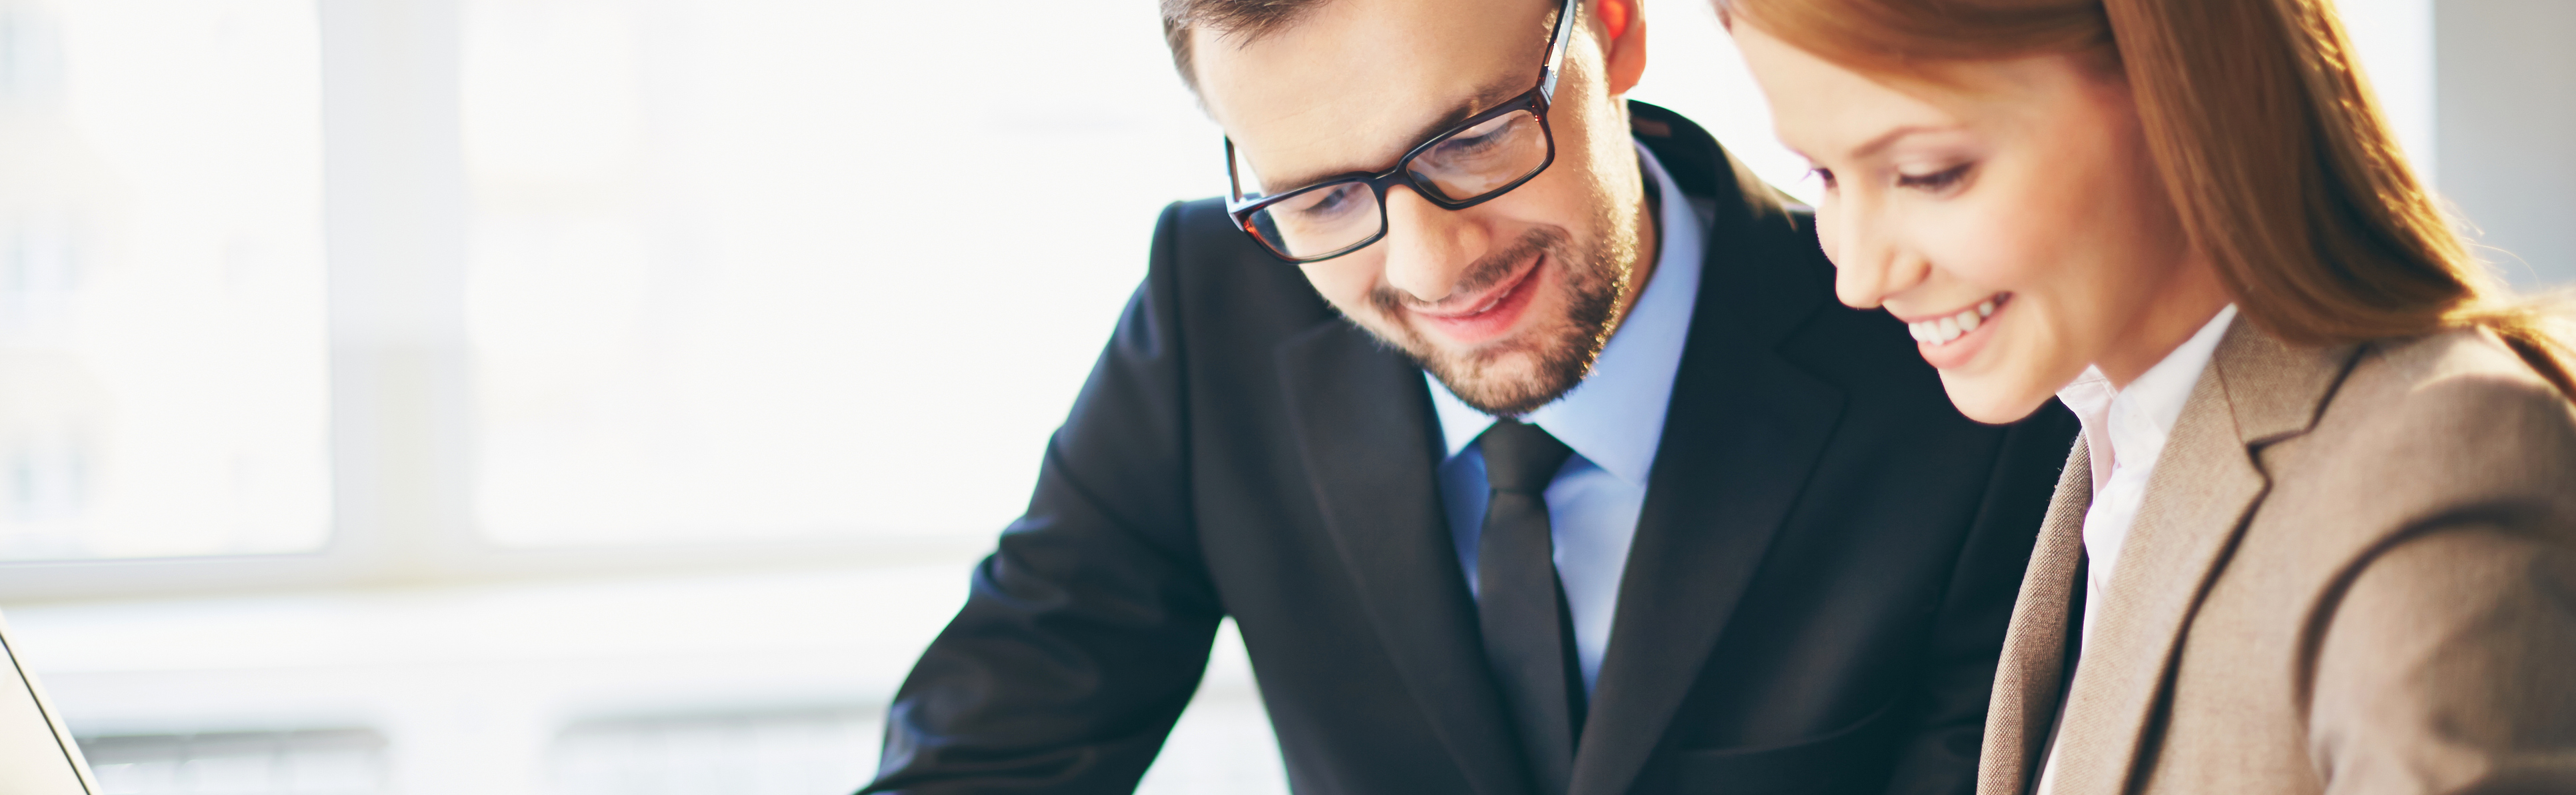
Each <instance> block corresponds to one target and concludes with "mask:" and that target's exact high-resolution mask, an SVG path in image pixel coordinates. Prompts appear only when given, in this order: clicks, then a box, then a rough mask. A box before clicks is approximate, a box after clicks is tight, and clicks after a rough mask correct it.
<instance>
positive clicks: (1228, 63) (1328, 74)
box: [1192, 0, 1556, 187]
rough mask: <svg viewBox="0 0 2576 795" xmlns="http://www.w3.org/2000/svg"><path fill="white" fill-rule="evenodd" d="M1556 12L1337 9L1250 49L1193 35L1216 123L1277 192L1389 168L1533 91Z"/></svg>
mask: <svg viewBox="0 0 2576 795" xmlns="http://www.w3.org/2000/svg"><path fill="white" fill-rule="evenodd" d="M1555 6H1556V4H1555V3H1553V2H1549V0H1514V2H1491V0H1327V2H1325V3H1324V4H1323V5H1322V6H1320V7H1318V8H1316V9H1314V10H1313V11H1311V12H1309V13H1307V14H1305V15H1303V16H1301V17H1300V18H1299V19H1298V20H1297V21H1296V22H1294V23H1292V24H1290V25H1289V26H1287V27H1285V28H1282V29H1279V30H1276V31H1271V32H1269V33H1267V34H1265V35H1263V36H1260V37H1258V38H1255V39H1253V40H1251V41H1249V42H1239V41H1237V40H1234V39H1231V38H1227V37H1223V36H1220V35H1216V34H1212V33H1210V32H1208V31H1205V30H1200V31H1193V33H1192V35H1193V36H1195V37H1196V38H1195V40H1194V41H1193V42H1192V51H1193V58H1194V59H1195V63H1196V69H1197V73H1198V74H1197V76H1198V85H1199V90H1200V94H1201V96H1202V97H1203V98H1204V99H1205V100H1206V102H1207V105H1208V110H1209V112H1210V113H1211V114H1212V115H1214V116H1215V117H1216V121H1217V123H1218V124H1219V125H1221V126H1223V127H1224V128H1225V130H1226V133H1227V134H1228V135H1230V136H1232V137H1233V138H1234V141H1235V145H1236V147H1237V148H1238V149H1239V150H1241V151H1242V152H1243V153H1244V154H1245V156H1246V158H1247V159H1249V160H1250V161H1251V162H1252V165H1253V166H1254V168H1255V169H1256V170H1258V171H1259V172H1260V173H1261V175H1262V176H1263V177H1264V178H1266V180H1267V181H1268V182H1270V183H1272V184H1273V186H1274V187H1289V186H1294V185H1298V184H1303V183H1305V182H1307V181H1311V180H1312V179H1313V178H1318V177H1322V176H1328V175H1331V174H1337V173H1341V172H1345V171H1354V170H1370V169H1378V168H1384V167H1386V166H1387V165H1389V164H1390V163H1391V162H1392V161H1393V160H1394V159H1395V158H1396V157H1398V156H1400V155H1402V154H1403V153H1404V150H1405V149H1406V148H1408V147H1411V146H1412V145H1413V144H1415V143H1418V142H1419V139H1420V137H1421V136H1422V135H1424V134H1427V133H1428V132H1431V131H1435V130H1432V129H1426V128H1436V127H1437V126H1438V125H1440V124H1441V123H1443V122H1444V121H1455V120H1456V119H1457V118H1461V117H1463V116H1464V115H1465V114H1466V113H1468V112H1473V111H1475V110H1482V109H1484V108H1487V107H1491V106H1492V105H1493V104H1494V103H1496V102H1499V101H1501V100H1505V99H1509V98H1511V97H1512V96H1515V95H1518V94H1519V93H1521V92H1522V91H1526V90H1528V89H1529V87H1530V86H1531V85H1533V84H1534V81H1536V79H1537V77H1538V67H1539V59H1540V56H1542V55H1543V54H1544V53H1543V52H1542V49H1541V48H1542V46H1543V45H1544V44H1545V42H1546V41H1547V30H1546V25H1545V23H1546V22H1547V21H1548V16H1549V15H1548V13H1547V12H1548V10H1549V9H1552V8H1554V7H1555Z"/></svg>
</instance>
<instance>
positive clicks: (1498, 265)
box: [1369, 227, 1566, 315]
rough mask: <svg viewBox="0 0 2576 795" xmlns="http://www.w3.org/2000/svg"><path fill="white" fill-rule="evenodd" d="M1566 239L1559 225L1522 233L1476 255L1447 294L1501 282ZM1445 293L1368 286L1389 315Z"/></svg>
mask: <svg viewBox="0 0 2576 795" xmlns="http://www.w3.org/2000/svg"><path fill="white" fill-rule="evenodd" d="M1565 242H1566V240H1565V231H1564V230H1562V229H1558V228H1556V227H1544V228H1539V229H1532V230H1530V231H1529V232H1527V233H1525V234H1522V235H1521V237H1520V239H1519V240H1517V241H1515V242H1513V244H1512V245H1511V247H1509V248H1505V249H1503V250H1501V251H1496V252H1493V253H1490V254H1486V255H1485V256H1482V257H1478V258H1476V261H1475V262H1474V263H1472V264H1469V265H1468V266H1467V275H1466V276H1464V277H1462V278H1460V279H1459V280H1458V286H1456V287H1452V288H1450V290H1449V294H1450V295H1461V294H1474V293H1479V292H1483V291H1485V290H1487V289H1490V288H1492V287H1493V286H1495V285H1498V284H1501V283H1503V280H1505V279H1509V278H1511V277H1512V274H1513V273H1514V272H1515V271H1517V270H1519V269H1520V266H1521V263H1524V262H1528V261H1529V260H1530V258H1531V257H1533V256H1536V255H1538V254H1540V253H1543V252H1548V251H1561V250H1563V249H1564V246H1565ZM1448 297H1449V296H1447V295H1444V296H1441V297H1440V298H1436V299H1432V300H1428V301H1425V300H1422V299H1420V298H1415V297H1413V296H1412V295H1411V294H1409V293H1406V292H1404V291H1403V290H1398V289H1396V288H1394V287H1390V286H1387V285H1386V284H1384V283H1379V284H1378V286H1376V287H1374V288H1371V289H1370V290H1369V304H1370V305H1371V306H1374V307H1377V310H1378V311H1379V312H1383V313H1386V314H1389V315H1393V314H1394V313H1395V311H1396V310H1398V309H1402V308H1405V307H1413V306H1431V305H1433V304H1437V303H1439V302H1440V301H1442V300H1445V299H1447V298H1448Z"/></svg>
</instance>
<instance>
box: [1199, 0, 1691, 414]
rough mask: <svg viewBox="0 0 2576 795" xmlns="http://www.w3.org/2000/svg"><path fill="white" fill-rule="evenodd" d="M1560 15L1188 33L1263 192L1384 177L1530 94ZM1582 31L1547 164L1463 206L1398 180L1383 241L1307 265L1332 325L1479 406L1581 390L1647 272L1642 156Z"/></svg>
mask: <svg viewBox="0 0 2576 795" xmlns="http://www.w3.org/2000/svg"><path fill="white" fill-rule="evenodd" d="M1587 5H1588V4H1587ZM1557 7H1558V3H1557V2H1555V1H1554V0H1513V1H1512V2H1507V3H1506V2H1494V1H1493V0H1328V2H1326V3H1324V4H1323V5H1322V6H1320V7H1318V8H1315V9H1314V10H1312V11H1311V12H1309V13H1308V14H1307V15H1306V16H1304V17H1303V18H1301V19H1299V20H1297V21H1296V22H1294V23H1293V24H1291V25H1290V26H1288V27H1287V28H1286V29H1283V30H1280V31H1276V32H1273V33H1270V34H1268V35H1265V36H1263V37H1261V38H1258V39H1256V40H1254V41H1252V42H1250V43H1248V44H1243V45H1242V46H1237V45H1238V42H1237V41H1235V40H1232V39H1224V38H1220V37H1217V36H1213V35H1210V34H1209V33H1208V32H1206V31H1205V30H1200V31H1196V32H1194V34H1193V35H1195V36H1196V39H1195V40H1194V41H1193V42H1192V44H1193V51H1194V57H1195V59H1196V64H1197V71H1198V75H1197V76H1198V84H1199V87H1200V91H1201V93H1202V95H1203V96H1204V97H1205V98H1206V101H1207V105H1208V108H1209V110H1210V112H1211V113H1212V114H1213V115H1214V116H1215V117H1216V120H1217V123H1218V124H1220V125H1223V126H1224V127H1225V129H1226V132H1227V134H1228V135H1231V136H1232V137H1233V139H1234V142H1235V146H1236V149H1237V151H1238V152H1240V153H1241V155H1242V157H1243V158H1244V161H1245V163H1246V164H1247V165H1249V166H1250V170H1251V173H1249V174H1246V175H1245V179H1246V180H1247V183H1250V182H1258V183H1259V184H1260V185H1261V186H1262V190H1263V192H1265V193H1276V192H1280V191H1283V190H1287V189H1291V188H1296V187H1301V186H1304V185H1307V184H1312V183H1314V182H1317V181H1320V180H1321V179H1322V178H1324V177H1327V176H1332V175H1337V174H1342V173H1346V172H1353V171H1369V172H1376V171H1382V170H1385V169H1387V168H1389V167H1392V166H1393V165H1394V164H1395V161H1396V160H1397V159H1398V158H1400V157H1403V156H1404V153H1405V152H1407V151H1409V150H1411V149H1412V148H1413V147H1414V146H1415V145H1417V144H1419V143H1421V142H1422V141H1423V140H1425V139H1426V138H1428V137H1430V136H1432V135H1436V134H1438V133H1439V132H1441V131H1443V130H1446V129H1448V128H1449V127H1451V126H1453V125H1455V124H1457V123H1458V122H1459V121H1461V120H1463V119H1465V118H1466V117H1468V116H1469V115H1472V114H1474V113H1477V112H1479V111H1483V110H1486V109H1488V108H1492V107H1494V106H1496V105H1499V104H1501V103H1503V102H1504V101H1506V100H1509V99H1511V98H1513V97H1515V96H1518V95H1520V94H1521V93H1522V92H1524V91H1528V90H1529V88H1530V87H1531V86H1533V85H1536V84H1537V82H1538V76H1539V70H1540V61H1541V58H1542V57H1543V56H1544V55H1545V49H1544V48H1545V46H1546V43H1547V34H1548V28H1547V23H1548V22H1549V21H1550V20H1551V18H1552V17H1553V16H1554V14H1552V13H1550V12H1551V11H1552V10H1553V9H1555V8H1557ZM1591 22H1593V20H1583V21H1582V22H1580V23H1578V25H1577V27H1576V29H1575V33H1574V38H1573V40H1572V41H1571V42H1569V44H1570V46H1569V48H1568V50H1567V52H1566V59H1565V65H1564V72H1565V73H1564V75H1563V76H1562V77H1561V78H1559V80H1558V83H1557V88H1556V96H1555V100H1554V106H1553V107H1552V108H1551V109H1550V112H1549V114H1548V122H1549V126H1550V127H1551V128H1552V129H1553V131H1554V134H1555V138H1556V162H1555V163H1554V164H1553V165H1550V166H1549V167H1548V168H1547V170H1546V171H1545V172H1543V173H1541V174H1539V175H1538V176H1537V177H1536V178H1533V179H1531V180H1530V181H1529V182H1528V183H1525V184H1523V185H1521V186H1520V187H1519V188H1516V189H1514V190H1512V191H1511V192H1510V193H1507V194H1504V195H1502V196H1501V197H1498V198H1495V199H1493V200H1491V201H1488V202H1485V203H1483V204H1479V205H1477V206H1475V207H1471V208H1468V209H1465V210H1459V211H1454V212H1453V211H1449V210H1443V209H1440V208H1439V207H1437V206H1434V205H1433V204H1431V203H1430V202H1429V201H1426V200H1424V199H1423V198H1422V197H1420V196H1418V195H1416V194H1414V192H1413V191H1412V190H1411V189H1409V188H1403V187H1397V188H1391V189H1389V190H1388V191H1387V196H1386V202H1387V204H1386V219H1387V234H1386V237H1385V238H1384V239H1382V240H1380V241H1378V242H1377V243H1375V244H1373V245H1370V246H1369V247H1367V248H1364V249H1361V250H1359V251H1356V252H1353V253H1351V254H1348V255H1345V256H1342V257H1338V258H1335V259H1330V260H1325V261H1322V262H1315V263H1308V264H1306V265H1304V266H1303V268H1304V270H1305V273H1306V278H1307V279H1308V280H1309V281H1311V282H1313V283H1314V285H1315V289H1316V290H1317V291H1318V292H1320V293H1322V294H1323V296H1324V298H1325V299H1326V300H1329V301H1331V302H1332V304H1333V306H1334V307H1335V308H1337V309H1339V310H1341V312H1342V314H1344V315H1346V316H1348V317H1349V318H1350V319H1351V320H1353V321H1354V322H1357V323H1358V324H1359V325H1360V326H1361V327H1363V328H1366V329H1368V330H1369V332H1370V333H1372V334H1375V335H1376V336H1377V337H1378V338H1379V339H1382V340H1384V341H1386V342H1387V343H1389V344H1391V345H1394V346H1395V347H1397V348H1398V349H1400V350H1403V351H1404V352H1405V353H1406V354H1408V355H1411V356H1412V357H1413V358H1415V359H1416V360H1419V361H1420V362H1421V363H1422V365H1423V367H1424V368H1425V369H1428V370H1429V371H1430V372H1431V373H1432V375H1434V376H1436V377H1438V378H1439V379H1440V380H1441V382H1442V383H1445V384H1447V385H1448V386H1449V388H1450V390H1451V391H1453V392H1456V393H1457V394H1458V396H1459V397H1460V398H1462V399H1464V400H1465V401H1466V402H1467V403H1468V404H1469V405H1473V406H1475V407H1477V408H1479V409H1482V410H1484V411H1487V412H1489V413H1494V414H1520V413H1525V412H1527V411H1529V410H1531V409H1535V408H1537V407H1539V406H1541V405H1545V404H1546V403H1547V402H1549V401H1551V400H1554V399H1556V397H1557V396H1559V395H1562V394H1564V393H1565V392H1566V391H1567V390H1569V389H1572V388H1574V386H1575V385H1576V384H1577V383H1580V382H1581V381H1582V379H1583V376H1584V375H1585V373H1586V372H1587V371H1588V370H1589V369H1590V368H1591V365H1592V361H1593V359H1594V358H1595V357H1597V356H1599V355H1600V352H1601V346H1602V345H1603V344H1604V343H1606V342H1607V341H1608V340H1609V338H1610V332H1611V331H1612V330H1613V329H1614V328H1616V326H1617V324H1618V320H1619V317H1620V315H1621V313H1623V312H1624V311H1625V309H1626V307H1627V306H1628V304H1629V303H1630V301H1631V299H1632V297H1633V295H1634V293H1635V292H1636V291H1637V290H1638V289H1640V288H1641V286H1642V284H1643V282H1644V279H1645V277H1646V275H1647V274H1646V273H1644V272H1643V271H1642V270H1641V268H1643V267H1645V266H1644V264H1643V263H1641V262H1640V259H1641V257H1640V253H1641V249H1643V248H1645V246H1644V245H1641V222H1642V221H1643V218H1642V213H1641V212H1640V208H1641V207H1642V196H1643V187H1642V184H1641V180H1640V178H1639V176H1638V172H1637V160H1636V152H1635V150H1634V148H1633V144H1632V143H1631V139H1630V138H1629V136H1628V132H1627V112H1626V109H1625V108H1624V107H1622V106H1621V105H1620V104H1619V102H1618V101H1617V99H1616V98H1615V97H1613V96H1611V92H1610V88H1611V85H1610V82H1609V81H1607V80H1605V79H1604V74H1605V64H1604V60H1603V49H1602V46H1601V43H1600V40H1599V39H1597V38H1596V37H1595V36H1594V35H1593V34H1592V32H1591V27H1592V26H1591V24H1590V23H1591ZM1630 26H1631V27H1633V26H1634V24H1633V22H1632V23H1631V24H1630ZM1621 38H1622V39H1627V38H1636V37H1634V36H1623V37H1621ZM1640 63H1642V61H1640ZM1630 79H1633V78H1630ZM1621 88H1624V86H1621ZM1245 187H1246V190H1247V191H1249V190H1251V188H1252V186H1251V185H1250V184H1247V185H1246V186H1245ZM1642 234H1645V235H1651V234H1652V232H1651V230H1647V231H1644V232H1643V233H1642ZM1282 267H1285V265H1283V266H1282Z"/></svg>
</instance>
